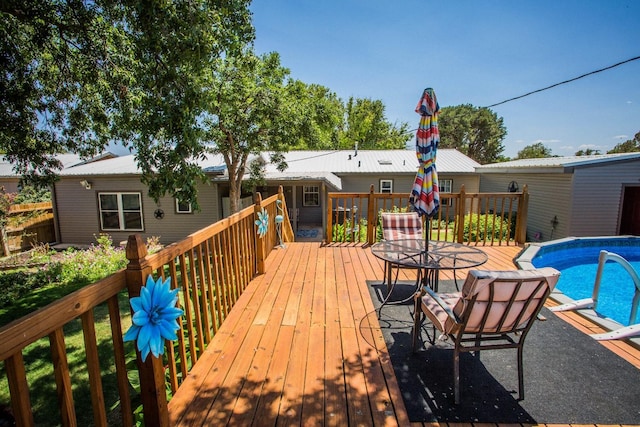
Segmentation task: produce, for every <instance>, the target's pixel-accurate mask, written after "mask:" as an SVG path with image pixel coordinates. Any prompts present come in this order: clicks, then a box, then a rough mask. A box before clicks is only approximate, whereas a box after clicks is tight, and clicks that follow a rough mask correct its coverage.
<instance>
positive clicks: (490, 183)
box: [480, 173, 573, 241]
mask: <svg viewBox="0 0 640 427" xmlns="http://www.w3.org/2000/svg"><path fill="white" fill-rule="evenodd" d="M511 181H516V182H517V183H518V187H519V191H523V189H524V186H525V185H526V186H527V187H528V192H529V210H528V216H527V218H528V221H527V241H537V240H543V241H544V240H551V239H557V238H560V237H566V236H568V235H569V234H568V233H569V232H570V230H571V228H570V227H571V220H572V216H571V212H572V210H571V203H572V202H571V201H572V197H571V191H572V186H573V182H572V181H573V177H572V175H571V174H569V173H546V174H534V173H526V174H525V173H523V174H516V173H510V174H502V173H500V174H493V173H487V174H482V176H481V178H480V192H482V193H494V192H506V191H507V189H508V186H509V183H510V182H511ZM554 217H557V218H558V224H557V226H556V228H555V229H553V226H552V221H553V219H554Z"/></svg>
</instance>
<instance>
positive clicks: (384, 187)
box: [380, 179, 393, 193]
mask: <svg viewBox="0 0 640 427" xmlns="http://www.w3.org/2000/svg"><path fill="white" fill-rule="evenodd" d="M380 192H381V193H393V180H392V179H381V180H380Z"/></svg>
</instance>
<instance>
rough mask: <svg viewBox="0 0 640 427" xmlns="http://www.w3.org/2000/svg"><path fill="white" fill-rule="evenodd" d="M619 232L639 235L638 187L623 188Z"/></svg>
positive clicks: (639, 191)
mask: <svg viewBox="0 0 640 427" xmlns="http://www.w3.org/2000/svg"><path fill="white" fill-rule="evenodd" d="M620 234H631V235H635V236H640V187H631V186H627V187H625V188H624V196H623V199H622V216H621V218H620Z"/></svg>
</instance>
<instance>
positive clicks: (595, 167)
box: [476, 153, 640, 241]
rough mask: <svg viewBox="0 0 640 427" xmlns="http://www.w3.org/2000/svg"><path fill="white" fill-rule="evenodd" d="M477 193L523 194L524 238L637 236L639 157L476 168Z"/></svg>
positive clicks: (546, 160) (580, 158)
mask: <svg viewBox="0 0 640 427" xmlns="http://www.w3.org/2000/svg"><path fill="white" fill-rule="evenodd" d="M476 171H477V172H478V173H479V174H480V191H481V192H501V191H502V192H503V191H509V190H510V189H519V190H522V189H523V187H524V185H527V188H528V191H529V212H528V226H527V240H531V241H546V240H553V239H557V238H563V237H569V236H575V237H583V236H615V235H640V153H621V154H602V155H595V156H572V157H547V158H540V159H521V160H513V161H509V162H503V163H493V164H488V165H482V166H478V167H476Z"/></svg>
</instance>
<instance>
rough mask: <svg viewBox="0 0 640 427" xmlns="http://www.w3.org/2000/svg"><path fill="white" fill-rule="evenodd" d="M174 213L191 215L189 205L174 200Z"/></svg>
mask: <svg viewBox="0 0 640 427" xmlns="http://www.w3.org/2000/svg"><path fill="white" fill-rule="evenodd" d="M176 213H179V214H182V213H191V203H189V202H181V201H180V200H178V199H176Z"/></svg>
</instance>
